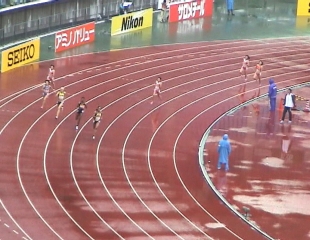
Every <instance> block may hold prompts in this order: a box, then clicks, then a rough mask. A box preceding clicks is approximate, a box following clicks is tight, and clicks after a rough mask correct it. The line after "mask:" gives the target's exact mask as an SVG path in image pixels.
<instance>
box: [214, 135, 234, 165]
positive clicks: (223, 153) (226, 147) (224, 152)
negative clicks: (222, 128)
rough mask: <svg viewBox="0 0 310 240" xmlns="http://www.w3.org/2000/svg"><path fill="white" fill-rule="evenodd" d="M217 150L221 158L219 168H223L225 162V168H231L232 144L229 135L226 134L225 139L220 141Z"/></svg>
mask: <svg viewBox="0 0 310 240" xmlns="http://www.w3.org/2000/svg"><path fill="white" fill-rule="evenodd" d="M217 152H218V154H219V159H218V163H217V169H221V166H222V165H223V164H225V170H226V171H228V170H229V155H230V153H231V146H230V142H229V140H228V135H227V134H224V136H223V139H222V140H221V141H220V142H219V145H218V148H217Z"/></svg>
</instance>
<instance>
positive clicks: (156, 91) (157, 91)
mask: <svg viewBox="0 0 310 240" xmlns="http://www.w3.org/2000/svg"><path fill="white" fill-rule="evenodd" d="M161 86H162V81H161V77H158V78H157V80H156V82H155V88H154V91H153V97H152V101H151V104H153V100H154V97H155V96H157V97H158V98H159V99H161V96H160V90H161Z"/></svg>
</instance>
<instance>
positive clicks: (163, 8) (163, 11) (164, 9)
mask: <svg viewBox="0 0 310 240" xmlns="http://www.w3.org/2000/svg"><path fill="white" fill-rule="evenodd" d="M167 10H168V7H167V1H166V0H163V2H162V4H161V12H160V17H161V20H160V21H161V22H165V21H166V20H167V19H168V18H167V16H166V12H167Z"/></svg>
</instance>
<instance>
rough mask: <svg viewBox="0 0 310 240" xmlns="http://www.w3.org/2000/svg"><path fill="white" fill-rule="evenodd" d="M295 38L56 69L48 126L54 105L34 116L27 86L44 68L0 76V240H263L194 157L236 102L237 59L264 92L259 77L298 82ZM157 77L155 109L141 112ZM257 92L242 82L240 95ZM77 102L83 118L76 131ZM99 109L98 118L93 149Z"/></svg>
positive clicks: (63, 63) (33, 97)
mask: <svg viewBox="0 0 310 240" xmlns="http://www.w3.org/2000/svg"><path fill="white" fill-rule="evenodd" d="M304 40H305V39H304V38H296V39H281V40H266V41H239V42H229V41H227V42H208V43H194V44H177V45H166V46H158V47H149V48H142V49H138V50H137V49H133V50H124V51H117V52H110V53H97V54H89V55H84V56H79V57H71V58H66V59H60V60H55V61H53V64H55V66H56V69H57V73H56V74H57V76H58V79H57V82H56V86H57V87H60V86H66V91H67V92H68V93H70V96H68V98H67V100H66V102H65V107H64V110H63V112H62V113H61V116H60V119H58V120H55V119H54V117H55V114H56V108H55V105H54V103H55V102H54V101H55V99H54V97H53V96H50V98H49V99H48V101H47V106H46V109H44V110H43V111H42V110H41V109H40V106H41V98H40V95H41V90H40V87H38V86H37V84H39V83H41V80H43V79H45V77H46V72H47V69H48V66H49V65H50V64H51V62H44V63H40V64H37V65H33V66H28V67H25V68H21V69H18V70H16V71H13V72H8V73H5V74H2V75H1V79H0V83H1V92H0V94H1V100H0V101H1V102H0V107H1V108H0V116H1V121H0V133H1V135H0V143H1V144H0V154H1V169H0V196H1V203H2V206H1V207H0V211H1V212H0V214H1V215H0V216H1V225H0V238H1V239H22V238H24V239H195V240H196V239H225V240H226V239H227V240H229V239H251V240H252V239H253V240H255V239H263V237H262V236H261V235H260V234H259V233H257V232H256V231H254V230H252V229H251V228H250V227H249V226H248V225H247V224H245V223H244V222H243V221H241V220H240V219H239V218H237V217H236V216H235V215H234V214H233V213H231V212H230V210H229V209H228V208H226V207H225V206H224V205H222V204H221V202H220V201H219V200H218V199H217V197H216V196H215V194H214V193H213V192H212V191H211V189H210V188H209V187H208V185H207V184H206V182H205V180H204V179H203V177H202V176H201V173H200V169H199V165H198V160H197V151H198V150H197V149H198V145H199V141H200V138H201V136H202V134H203V132H204V131H205V129H206V128H207V127H208V126H209V125H210V124H211V123H212V122H213V121H214V120H215V119H216V118H217V117H219V116H220V115H221V114H222V113H223V112H225V111H227V110H229V109H230V108H231V107H233V106H235V105H237V104H238V103H239V98H238V90H239V88H240V86H242V84H243V79H242V78H240V76H239V75H238V70H239V68H240V64H241V60H242V57H243V56H244V55H245V54H249V55H250V56H251V59H252V61H254V62H256V61H257V60H259V59H264V62H265V65H266V68H265V71H264V74H265V75H264V76H265V78H264V82H263V85H264V87H263V88H262V91H261V92H262V93H264V92H265V91H266V90H267V87H266V86H267V81H266V77H269V76H273V77H275V78H276V80H277V82H278V87H279V88H281V87H284V86H287V85H293V84H296V83H300V82H303V81H305V80H306V79H307V77H308V76H309V75H308V73H307V70H306V69H303V66H304V64H308V63H309V59H310V57H309V56H310V51H309V45H308V43H307V42H306V41H304ZM297 74H298V75H297ZM158 75H160V76H161V77H162V78H163V80H164V83H163V89H164V90H163V94H162V96H163V101H162V102H155V104H154V105H150V95H151V94H152V91H153V85H154V81H155V79H156V76H158ZM25 76H27V77H26V78H25ZM256 89H257V83H255V82H251V83H249V84H248V87H247V91H248V92H254V91H255V90H256ZM81 96H84V97H85V98H86V99H88V109H87V111H86V112H85V113H84V116H83V119H82V121H84V122H83V126H82V128H81V129H80V130H79V131H78V132H76V131H75V130H74V127H75V121H74V113H75V106H76V104H77V103H78V101H79V100H80V98H81ZM98 105H101V106H102V107H103V121H102V122H101V125H100V127H99V129H98V132H97V138H96V140H92V138H91V136H92V128H91V123H90V121H91V116H92V114H93V110H94V109H95V108H96V107H97V106H98ZM206 109H208V111H205V110H206ZM4 224H6V225H4ZM268 230H270V229H266V231H267V232H268ZM269 234H270V235H272V232H269Z"/></svg>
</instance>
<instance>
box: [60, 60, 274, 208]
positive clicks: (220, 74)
mask: <svg viewBox="0 0 310 240" xmlns="http://www.w3.org/2000/svg"><path fill="white" fill-rule="evenodd" d="M271 65H272V64H271ZM269 66H270V65H269ZM277 69H279V68H277ZM208 70H209V69H206V70H203V71H208ZM266 72H268V71H266ZM196 73H197V72H196ZM190 74H191V73H190ZM190 74H189V75H190ZM221 74H223V73H221ZM221 74H216V75H221ZM213 76H215V75H212V76H209V77H213ZM237 78H238V77H237ZM171 79H172V78H170V79H169V80H171ZM230 80H231V79H230ZM226 81H227V80H226ZM242 84H243V83H242ZM148 87H149V86H147V87H144V88H142V89H139V90H138V91H141V90H143V89H145V88H148ZM138 91H134V92H132V93H130V94H127V95H131V94H133V93H135V92H138ZM104 94H106V93H104ZM104 94H101V95H104ZM101 95H98V96H97V97H99V96H101ZM127 95H125V96H123V97H122V98H124V97H127ZM97 97H96V98H97ZM122 98H119V99H118V100H116V101H114V102H117V101H119V100H121V99H122ZM114 102H113V103H114ZM111 104H112V103H111ZM111 104H109V105H107V106H106V107H105V108H107V107H109V106H110V105H111ZM74 112H75V110H74V111H72V112H71V113H70V114H72V113H74ZM67 117H69V115H68V116H67ZM67 117H66V118H67ZM90 120H91V119H90ZM90 120H89V121H90ZM89 121H88V122H89ZM88 122H87V123H88ZM87 123H85V125H86V124H87ZM85 125H84V126H85ZM84 126H82V128H81V129H83V128H84ZM109 127H110V126H109ZM81 129H80V131H81ZM107 130H108V129H106V131H107ZM106 131H105V132H106ZM98 146H100V143H99V145H98ZM71 149H72V148H71ZM97 156H98V149H97ZM97 167H99V165H98V160H97ZM98 174H99V176H100V178H101V175H100V170H99V169H98ZM101 182H102V184H103V186H104V188H105V189H106V190H107V192H108V194H109V195H110V197H112V195H111V193H110V192H109V191H108V189H107V188H106V185H105V183H104V181H103V179H102V178H101ZM76 184H77V183H76ZM77 187H78V189H80V188H79V186H78V185H77ZM83 198H84V199H86V198H85V196H84V195H83ZM112 200H113V201H115V200H114V198H113V199H112ZM87 203H88V204H90V203H89V202H88V201H87Z"/></svg>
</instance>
